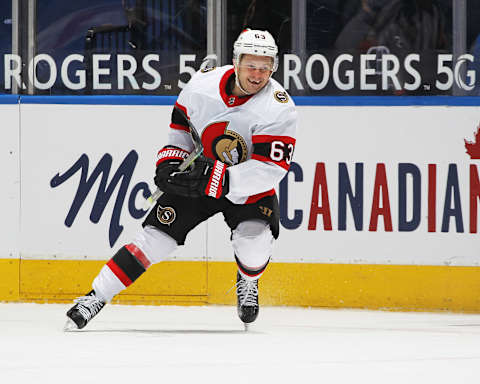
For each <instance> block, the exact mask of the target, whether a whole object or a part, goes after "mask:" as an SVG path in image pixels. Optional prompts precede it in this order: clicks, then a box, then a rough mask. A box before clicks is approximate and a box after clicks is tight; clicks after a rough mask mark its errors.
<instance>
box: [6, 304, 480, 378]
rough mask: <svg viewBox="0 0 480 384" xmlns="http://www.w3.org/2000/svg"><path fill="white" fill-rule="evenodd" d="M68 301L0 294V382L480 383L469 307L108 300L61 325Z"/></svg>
mask: <svg viewBox="0 0 480 384" xmlns="http://www.w3.org/2000/svg"><path fill="white" fill-rule="evenodd" d="M68 308H69V305H59V304H0V383H5V384H11V383H13V384H16V383H29V384H30V383H31V384H34V383H35V384H36V383H53V384H55V383H68V384H70V383H73V384H75V383H82V384H85V383H95V384H96V383H100V384H117V383H133V384H147V383H168V384H170V383H189V384H190V383H191V384H197V383H209V384H212V383H228V384H230V383H262V384H270V383H272V384H277V383H295V384H303V383H326V384H331V383H342V384H343V383H348V384H356V383H369V384H370V383H382V384H383V383H388V384H391V383H402V384H416V383H422V384H426V383H434V384H438V383H449V384H451V383H461V384H465V383H478V382H480V315H468V314H447V313H399V312H381V311H360V310H326V309H302V308H279V307H270V308H268V307H267V308H265V307H263V308H261V312H260V315H259V318H258V319H257V321H256V322H255V324H254V325H253V326H252V328H251V329H250V331H249V332H244V330H243V325H242V324H241V323H240V321H239V320H238V318H237V315H236V308H234V307H228V306H226V307H172V306H165V307H155V306H121V305H108V306H106V307H105V308H104V309H103V310H102V312H101V313H100V314H99V315H98V316H97V317H96V318H95V319H93V320H92V322H91V323H90V324H89V325H88V326H87V327H86V328H85V329H84V330H82V331H76V332H70V333H64V332H63V331H62V328H63V325H64V323H65V320H66V318H65V312H66V310H67V309H68Z"/></svg>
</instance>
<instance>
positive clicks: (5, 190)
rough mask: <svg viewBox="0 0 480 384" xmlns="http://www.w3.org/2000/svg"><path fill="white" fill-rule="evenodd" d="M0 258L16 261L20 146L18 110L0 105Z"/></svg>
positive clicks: (13, 106)
mask: <svg viewBox="0 0 480 384" xmlns="http://www.w3.org/2000/svg"><path fill="white" fill-rule="evenodd" d="M0 116H2V128H1V131H2V133H1V140H0V164H1V166H0V169H1V173H2V188H1V191H0V212H1V213H2V219H1V220H0V233H1V239H2V241H0V258H18V246H19V240H20V238H19V236H20V233H19V232H20V219H19V211H20V146H19V106H18V105H15V104H13V105H9V104H7V105H3V104H0Z"/></svg>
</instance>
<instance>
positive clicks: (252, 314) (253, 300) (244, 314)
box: [237, 272, 260, 331]
mask: <svg viewBox="0 0 480 384" xmlns="http://www.w3.org/2000/svg"><path fill="white" fill-rule="evenodd" d="M259 309H260V307H259V306H258V280H246V279H245V278H244V277H243V276H242V275H241V274H240V273H239V272H237V311H238V317H240V320H242V321H243V323H244V325H245V330H246V331H247V330H248V326H249V324H250V323H253V322H254V321H255V319H256V318H257V316H258V311H259Z"/></svg>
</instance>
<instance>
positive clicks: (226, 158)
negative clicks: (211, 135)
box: [212, 130, 247, 165]
mask: <svg viewBox="0 0 480 384" xmlns="http://www.w3.org/2000/svg"><path fill="white" fill-rule="evenodd" d="M212 151H213V153H214V154H215V157H216V158H217V159H219V160H220V161H221V162H223V163H225V164H228V165H235V164H238V163H241V162H242V161H245V160H246V159H247V144H246V143H245V140H244V139H243V137H242V136H240V135H239V134H238V133H237V132H234V131H229V130H226V131H225V133H224V134H223V135H221V136H218V137H217V138H215V139H214V140H213V142H212Z"/></svg>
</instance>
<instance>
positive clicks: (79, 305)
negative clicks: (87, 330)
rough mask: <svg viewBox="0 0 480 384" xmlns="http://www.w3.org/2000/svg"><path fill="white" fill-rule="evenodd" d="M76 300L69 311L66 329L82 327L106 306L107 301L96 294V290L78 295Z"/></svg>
mask: <svg viewBox="0 0 480 384" xmlns="http://www.w3.org/2000/svg"><path fill="white" fill-rule="evenodd" d="M74 302H75V303H76V304H75V305H74V306H73V307H72V308H70V309H69V310H68V312H67V317H68V320H67V323H66V324H65V328H64V330H65V331H72V330H75V329H82V328H83V327H85V325H87V323H88V322H89V321H90V320H91V319H92V318H93V317H94V316H95V315H97V313H98V312H100V310H101V309H102V308H103V307H104V306H105V303H104V302H103V301H101V300H100V299H99V298H98V297H96V296H95V291H94V290H91V291H90V292H88V293H87V294H86V295H85V296H81V297H77V298H76V299H75V300H74Z"/></svg>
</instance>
